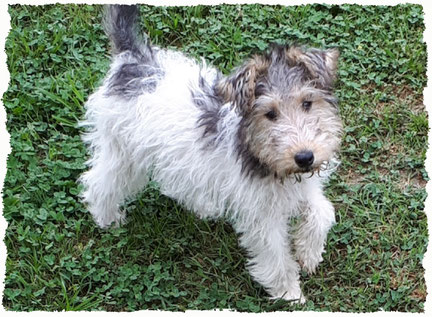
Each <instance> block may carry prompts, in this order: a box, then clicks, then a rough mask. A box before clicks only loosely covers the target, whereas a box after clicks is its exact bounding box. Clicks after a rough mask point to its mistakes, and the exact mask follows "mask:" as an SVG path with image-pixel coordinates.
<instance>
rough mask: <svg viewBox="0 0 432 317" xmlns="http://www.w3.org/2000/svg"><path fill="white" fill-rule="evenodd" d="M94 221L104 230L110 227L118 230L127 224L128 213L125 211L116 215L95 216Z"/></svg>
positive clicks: (117, 212)
mask: <svg viewBox="0 0 432 317" xmlns="http://www.w3.org/2000/svg"><path fill="white" fill-rule="evenodd" d="M93 219H94V221H95V222H96V224H97V225H98V227H100V228H102V229H107V228H110V227H114V228H118V227H120V226H121V225H122V224H124V223H125V222H126V213H125V212H123V211H116V212H115V213H109V214H104V215H103V216H97V215H93Z"/></svg>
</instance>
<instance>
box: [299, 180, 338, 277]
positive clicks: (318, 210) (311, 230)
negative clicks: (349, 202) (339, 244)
mask: <svg viewBox="0 0 432 317" xmlns="http://www.w3.org/2000/svg"><path fill="white" fill-rule="evenodd" d="M307 197H308V200H307V201H306V202H305V203H304V205H303V208H302V210H301V214H300V222H299V225H298V228H297V230H296V232H295V234H294V245H295V249H296V257H297V260H298V261H299V263H300V265H301V266H302V267H303V268H304V269H305V270H306V271H307V272H308V273H310V274H311V273H314V272H315V270H316V268H317V266H318V264H319V263H320V262H321V261H322V260H323V258H322V253H323V252H324V246H325V243H326V239H327V233H328V231H329V230H330V228H331V227H332V225H333V224H334V223H335V214H334V207H333V205H332V203H331V202H330V201H329V200H328V199H327V198H326V197H325V196H324V193H323V191H322V189H321V188H319V187H315V188H309V190H308V195H307Z"/></svg>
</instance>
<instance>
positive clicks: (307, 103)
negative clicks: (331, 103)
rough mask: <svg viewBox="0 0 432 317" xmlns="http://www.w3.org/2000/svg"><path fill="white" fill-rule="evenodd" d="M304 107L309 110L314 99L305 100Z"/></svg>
mask: <svg viewBox="0 0 432 317" xmlns="http://www.w3.org/2000/svg"><path fill="white" fill-rule="evenodd" d="M302 107H303V109H304V110H306V111H309V110H310V108H312V101H303V103H302Z"/></svg>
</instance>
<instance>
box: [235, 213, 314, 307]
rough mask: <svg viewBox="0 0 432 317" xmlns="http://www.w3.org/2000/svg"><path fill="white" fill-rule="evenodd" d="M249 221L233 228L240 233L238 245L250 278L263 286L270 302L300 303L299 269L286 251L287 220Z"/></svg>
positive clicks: (287, 242)
mask: <svg viewBox="0 0 432 317" xmlns="http://www.w3.org/2000/svg"><path fill="white" fill-rule="evenodd" d="M249 221H250V223H248V224H246V225H245V223H244V221H243V223H242V224H241V227H242V228H243V229H241V228H240V226H235V227H236V230H237V232H239V233H241V237H240V245H241V246H242V247H244V248H245V249H246V250H247V251H248V254H249V256H250V259H249V260H248V269H249V271H250V274H251V275H252V277H253V279H254V280H255V281H257V282H258V283H260V284H261V285H263V286H264V288H265V289H266V290H267V291H268V293H269V294H270V295H271V296H272V298H273V299H277V298H283V299H285V300H289V301H293V302H300V303H304V301H305V298H304V297H303V295H302V292H301V289H300V282H299V271H300V267H299V265H298V263H297V262H296V261H295V260H294V259H293V257H292V255H291V252H290V247H289V238H288V224H287V219H275V218H273V219H272V218H265V219H260V220H257V219H254V220H251V219H249ZM249 221H248V222H249Z"/></svg>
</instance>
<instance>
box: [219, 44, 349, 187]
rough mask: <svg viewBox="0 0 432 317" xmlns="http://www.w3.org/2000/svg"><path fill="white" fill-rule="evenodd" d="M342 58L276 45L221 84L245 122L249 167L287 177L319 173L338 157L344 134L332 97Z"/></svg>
mask: <svg viewBox="0 0 432 317" xmlns="http://www.w3.org/2000/svg"><path fill="white" fill-rule="evenodd" d="M338 57H339V52H338V51H337V50H335V49H330V50H318V49H310V50H305V49H303V48H300V47H280V46H277V47H274V48H273V49H272V50H271V51H270V52H269V53H267V54H266V55H262V56H255V57H253V58H252V59H250V60H248V61H247V62H246V63H245V64H244V65H242V66H241V67H239V68H238V69H236V70H235V71H234V72H233V73H232V74H231V75H229V76H228V77H226V78H224V79H222V80H221V81H220V82H219V84H218V85H217V91H218V93H219V94H220V95H221V96H222V97H223V98H224V100H225V101H226V102H231V104H232V105H233V107H235V109H236V111H237V112H238V114H239V115H240V116H241V118H242V119H241V123H240V127H239V131H238V141H239V153H240V155H241V156H243V159H245V160H244V162H246V165H247V164H248V163H247V162H249V163H251V166H252V165H257V164H258V165H259V166H261V167H264V168H265V169H266V171H267V173H268V172H270V173H272V174H274V175H275V176H277V177H281V178H283V177H285V176H287V175H289V174H293V173H306V172H313V171H316V170H319V169H320V168H322V167H323V165H324V164H325V163H326V162H329V161H330V160H331V158H333V157H334V155H335V152H337V151H338V149H339V144H340V138H341V130H342V124H341V120H340V118H339V115H338V105H337V100H336V98H335V97H334V95H333V84H334V81H335V78H336V69H337V60H338ZM252 162H253V163H254V164H252ZM245 167H246V168H248V166H245Z"/></svg>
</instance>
